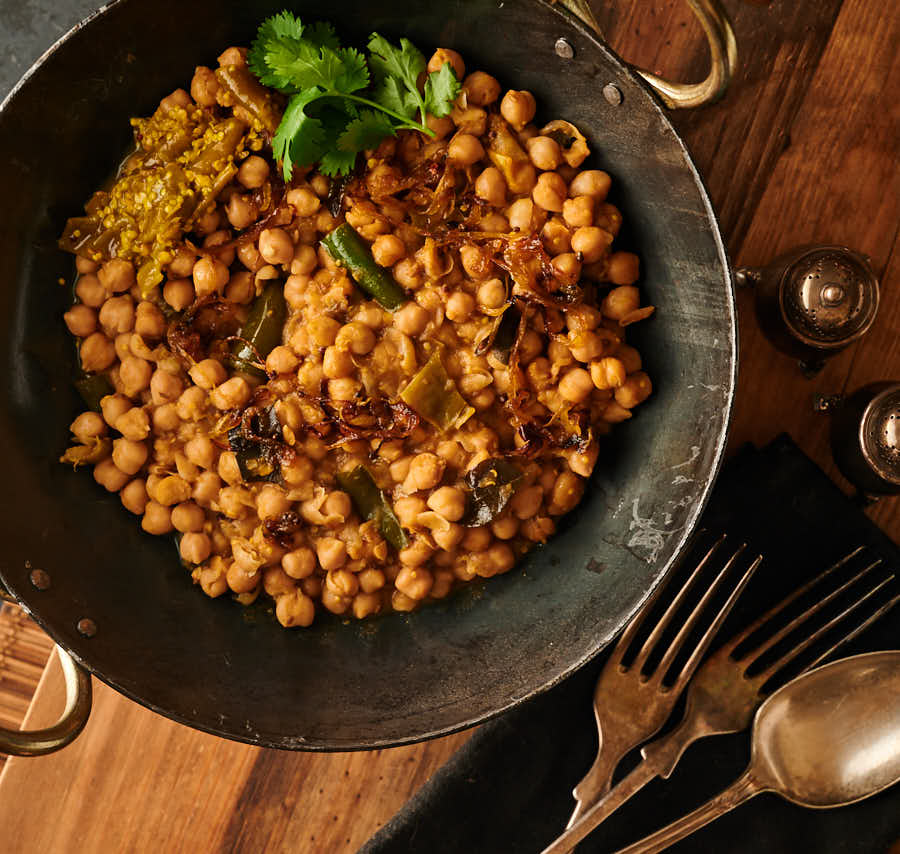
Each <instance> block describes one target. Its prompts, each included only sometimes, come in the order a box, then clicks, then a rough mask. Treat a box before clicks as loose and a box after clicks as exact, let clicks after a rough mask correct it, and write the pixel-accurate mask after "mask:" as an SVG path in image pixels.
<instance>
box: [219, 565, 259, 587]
mask: <svg viewBox="0 0 900 854" xmlns="http://www.w3.org/2000/svg"><path fill="white" fill-rule="evenodd" d="M261 578H262V573H260V571H259V570H258V569H253V570H250V571H249V572H248V571H247V570H246V569H244V568H243V567H241V566H239V565H238V564H237V563H233V564H232V565H231V566H230V567H228V572H227V573H226V574H225V579H226V580H227V581H228V586H229V587H230V588H231V590H232V591H233V592H234V593H252V592H253V591H254V590H256V588H257V587H258V586H259V582H260V580H261Z"/></svg>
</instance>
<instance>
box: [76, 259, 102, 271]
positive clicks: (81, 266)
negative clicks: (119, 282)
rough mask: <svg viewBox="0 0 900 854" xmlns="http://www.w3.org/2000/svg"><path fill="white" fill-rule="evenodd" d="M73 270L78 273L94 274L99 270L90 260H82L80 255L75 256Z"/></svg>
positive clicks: (97, 265)
mask: <svg viewBox="0 0 900 854" xmlns="http://www.w3.org/2000/svg"><path fill="white" fill-rule="evenodd" d="M75 269H76V270H78V272H79V273H96V272H97V270H99V269H100V265H99V264H98V263H97V262H96V261H91V259H90V258H83V257H82V256H81V255H76V256H75Z"/></svg>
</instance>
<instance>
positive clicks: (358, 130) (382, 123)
mask: <svg viewBox="0 0 900 854" xmlns="http://www.w3.org/2000/svg"><path fill="white" fill-rule="evenodd" d="M395 132H396V131H395V130H394V125H393V122H392V121H391V120H390V118H389V117H388V116H386V115H385V114H384V113H377V112H375V110H361V111H360V113H359V116H358V117H357V118H355V119H353V121H351V122H350V124H348V125H347V129H346V130H345V131H344V132H343V133H342V134H341V135H340V137H339V138H338V148H339V149H340V150H341V151H352V152H353V153H354V154H355V153H356V152H357V151H363V150H364V149H366V148H375V147H376V146H377V145H378V143H380V142H381V140H383V139H384V138H385V137H386V136H393V135H394V133H395Z"/></svg>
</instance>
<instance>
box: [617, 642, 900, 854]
mask: <svg viewBox="0 0 900 854" xmlns="http://www.w3.org/2000/svg"><path fill="white" fill-rule="evenodd" d="M751 742H752V751H751V755H750V765H749V766H748V767H747V770H746V771H745V772H744V773H743V774H742V775H741V776H740V777H739V778H738V779H737V780H735V782H734V783H732V784H731V785H730V786H729V787H728V788H727V789H725V791H723V792H721V793H719V794H718V795H716V796H715V797H714V798H712V799H711V800H709V801H707V803H705V804H704V805H703V806H702V807H700V808H699V809H697V810H694V812H692V813H689V814H688V815H686V816H684V817H683V818H680V819H678V820H677V821H674V822H672V824H670V825H668V827H664V828H663V829H662V830H658V831H657V832H656V833H653V834H651V835H650V836H647V837H645V838H644V839H642V840H641V841H640V842H636V843H634V844H633V845H629V846H628V847H627V848H623V849H621V850H620V851H618V852H617V854H652V852H655V851H662V850H663V849H664V848H668V847H669V846H670V845H673V844H674V843H675V842H677V841H678V840H679V839H684V837H685V836H689V835H690V834H691V833H693V832H694V831H695V830H699V829H700V828H701V827H703V826H704V825H706V824H708V823H709V822H711V821H712V820H713V819H716V818H718V817H719V816H720V815H723V814H725V813H726V812H728V811H729V810H732V809H734V808H735V807H736V806H738V805H739V804H742V803H743V802H744V801H747V800H749V799H750V798H752V797H754V796H756V795H758V794H760V792H775V793H777V794H779V795H781V796H782V797H783V798H786V799H787V800H789V801H792V802H793V803H795V804H798V805H799V806H802V807H815V808H819V809H821V808H824V807H842V806H845V805H847V804H852V803H855V802H856V801H861V800H863V799H864V798H868V797H870V796H871V795H874V794H877V793H878V792H880V791H882V789H886V788H887V787H888V786H891V785H893V784H894V783H896V782H898V781H900V650H894V651H890V652H869V653H865V654H863V655H854V656H851V657H850V658H842V659H840V660H839V661H835V662H832V663H831V664H826V665H824V666H823V667H818V668H816V669H815V670H811V671H809V672H808V673H805V674H804V675H803V676H799V677H798V678H796V679H794V680H793V681H791V682H788V684H787V685H785V686H784V687H782V688H780V689H779V690H778V691H776V692H775V693H774V694H772V696H771V697H769V699H768V700H766V701H765V702H764V703H763V704H762V705H761V706H760V707H759V710H758V711H757V712H756V717H755V719H754V721H753V734H752V735H751Z"/></svg>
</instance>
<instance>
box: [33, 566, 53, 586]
mask: <svg viewBox="0 0 900 854" xmlns="http://www.w3.org/2000/svg"><path fill="white" fill-rule="evenodd" d="M28 579H29V581H31V583H32V584H33V585H34V586H35V587H36V588H37V589H38V590H48V589H49V588H50V576H49V575H47V573H46V572H44V570H43V569H33V570H31V572H30V573H29V574H28Z"/></svg>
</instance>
